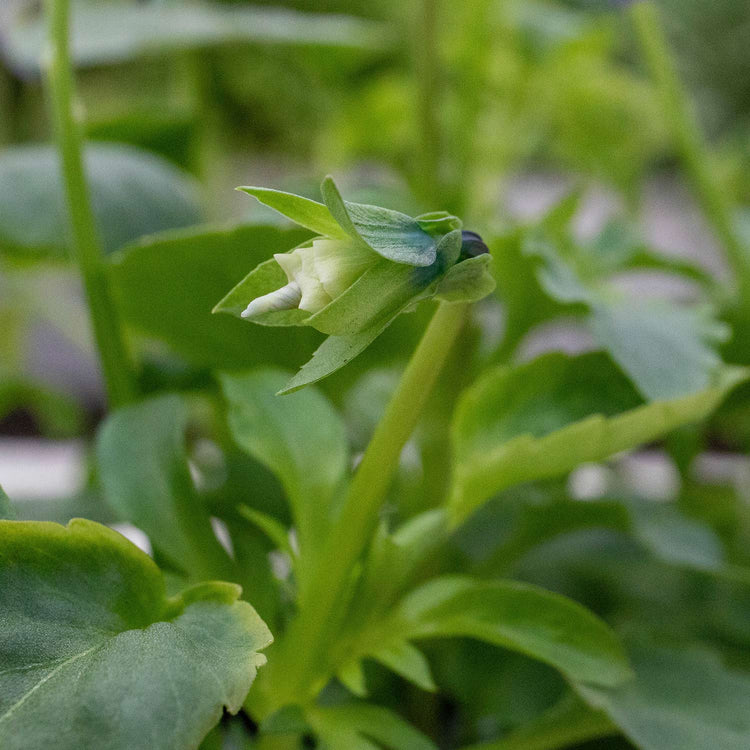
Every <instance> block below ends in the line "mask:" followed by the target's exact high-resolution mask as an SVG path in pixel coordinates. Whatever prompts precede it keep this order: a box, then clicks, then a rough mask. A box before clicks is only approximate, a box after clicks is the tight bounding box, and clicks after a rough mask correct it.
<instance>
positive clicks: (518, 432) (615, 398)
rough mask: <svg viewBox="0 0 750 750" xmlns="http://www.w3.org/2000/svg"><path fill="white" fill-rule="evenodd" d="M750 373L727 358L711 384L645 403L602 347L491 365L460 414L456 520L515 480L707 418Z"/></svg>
mask: <svg viewBox="0 0 750 750" xmlns="http://www.w3.org/2000/svg"><path fill="white" fill-rule="evenodd" d="M747 377H748V372H747V371H746V370H744V369H740V368H729V367H727V368H725V369H724V370H722V371H721V372H720V374H719V377H718V378H717V380H716V383H715V384H714V385H713V386H712V387H710V388H706V389H704V390H701V391H698V392H696V393H693V394H691V395H689V396H683V397H681V398H678V399H673V400H670V401H659V402H652V403H648V404H644V403H643V401H642V399H641V398H640V397H639V396H638V394H637V393H636V392H635V390H634V389H633V388H632V386H630V384H629V383H628V382H627V381H626V380H625V379H624V378H623V377H622V376H618V372H617V370H616V369H615V368H614V367H613V366H612V364H611V362H610V361H609V360H608V359H607V358H606V357H604V356H603V355H601V354H597V353H594V354H586V355H583V356H579V357H568V356H566V355H563V354H558V353H553V354H548V355H544V356H542V357H539V358H538V359H536V360H534V361H532V362H530V363H527V364H524V365H520V366H518V367H501V368H498V369H495V370H492V371H490V372H487V373H486V374H485V375H484V376H483V377H482V378H480V379H479V381H478V382H477V383H475V384H474V385H473V386H472V387H471V388H469V389H468V390H467V391H466V392H465V393H464V395H463V397H462V399H461V401H460V403H459V406H458V408H457V410H456V413H455V417H454V423H453V445H454V453H455V470H454V477H453V490H452V497H451V500H450V507H451V511H452V514H453V519H454V522H457V521H459V520H461V519H463V518H465V517H466V516H467V515H469V514H470V513H471V512H472V511H473V510H475V509H476V508H478V507H479V506H480V505H482V503H484V502H485V501H486V500H488V499H489V498H491V497H492V496H494V495H496V494H497V493H499V492H500V491H502V490H503V489H506V488H507V487H510V486H512V485H514V484H521V483H523V482H528V481H531V480H535V479H544V478H550V477H555V476H560V475H562V474H565V473H567V472H568V471H570V470H571V469H573V468H575V467H576V466H578V465H579V464H581V463H585V462H588V461H600V460H602V459H605V458H607V457H609V456H611V455H613V454H615V453H619V452H620V451H624V450H630V449H632V448H635V447H637V446H639V445H642V444H643V443H647V442H649V441H650V440H654V439H655V438H658V437H661V436H662V435H665V434H667V433H668V432H669V431H670V430H673V429H675V428H676V427H679V426H680V425H683V424H689V423H691V422H696V421H698V420H701V419H704V418H705V417H706V416H707V415H708V414H710V413H711V412H712V411H713V410H714V409H715V408H716V407H717V406H718V405H719V404H720V403H721V401H722V400H723V399H724V397H725V396H726V394H727V393H728V392H729V391H730V390H731V389H732V388H734V387H735V386H736V385H737V384H738V383H740V382H742V381H744V380H746V379H747Z"/></svg>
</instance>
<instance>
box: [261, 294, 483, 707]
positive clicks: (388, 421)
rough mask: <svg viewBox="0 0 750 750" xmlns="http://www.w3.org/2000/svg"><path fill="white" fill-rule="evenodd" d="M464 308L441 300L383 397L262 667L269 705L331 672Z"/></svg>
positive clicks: (294, 697) (305, 695)
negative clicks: (279, 640) (347, 607)
mask: <svg viewBox="0 0 750 750" xmlns="http://www.w3.org/2000/svg"><path fill="white" fill-rule="evenodd" d="M467 312H468V305H467V304H464V303H460V304H446V303H442V304H441V305H440V307H439V308H438V309H437V311H436V312H435V314H434V316H433V318H432V320H431V321H430V324H429V326H428V328H427V330H426V331H425V333H424V336H423V337H422V340H421V341H420V343H419V346H418V347H417V349H416V351H415V352H414V354H413V356H412V358H411V360H410V362H409V364H408V366H407V368H406V370H405V372H404V374H403V376H402V378H401V381H400V383H399V385H398V388H397V389H396V391H395V393H394V394H393V397H392V398H391V401H390V403H389V404H388V407H387V409H386V411H385V414H384V415H383V418H382V420H381V422H380V423H379V425H378V427H377V429H376V431H375V434H374V435H373V437H372V440H371V441H370V444H369V446H368V447H367V450H366V451H365V454H364V457H363V458H362V462H361V463H360V465H359V468H358V469H357V472H356V474H355V475H354V478H353V480H352V483H351V485H350V487H349V491H348V493H347V496H346V499H345V501H344V504H343V506H342V509H341V512H340V514H339V516H338V517H337V518H336V520H335V521H334V523H333V525H332V529H331V532H330V534H329V537H328V539H327V540H326V543H325V545H324V546H323V549H322V551H321V553H320V555H319V557H318V559H317V565H316V568H315V570H314V573H313V575H311V576H310V578H309V580H310V581H311V583H310V585H309V586H308V587H307V589H306V590H305V591H304V592H303V594H302V599H301V601H300V608H299V615H298V616H297V618H296V619H295V620H294V621H293V623H292V625H291V626H290V629H289V631H288V632H287V634H286V636H285V637H284V642H283V644H281V648H280V653H279V654H278V655H277V659H276V663H275V664H274V663H273V661H271V662H269V665H268V667H267V668H266V669H268V670H269V675H268V676H269V678H270V684H268V686H267V688H268V689H267V691H266V692H267V694H268V695H269V699H270V704H271V705H270V709H269V710H272V709H274V708H279V707H281V706H282V705H284V704H286V703H290V702H305V701H306V700H309V699H311V698H312V697H314V695H315V693H316V692H317V690H318V689H319V688H320V687H322V683H323V682H325V680H327V679H328V677H329V676H330V675H329V674H328V673H327V670H326V664H325V657H326V652H327V651H328V650H329V648H328V646H329V644H328V638H329V636H330V635H331V633H332V632H333V630H334V629H335V624H336V621H337V615H338V614H340V608H341V606H342V604H343V603H344V602H345V600H346V592H347V588H348V585H349V583H350V581H351V576H352V573H353V571H354V570H355V566H356V565H357V562H358V561H359V559H360V557H361V555H362V553H363V551H364V550H365V548H366V546H367V544H368V542H369V540H370V537H371V535H372V532H373V530H374V528H375V525H376V524H377V519H378V514H379V511H380V508H381V506H382V503H383V499H384V498H385V495H386V492H387V491H388V487H389V486H390V483H391V480H392V479H393V476H394V473H395V472H396V469H397V468H398V462H399V457H400V455H401V451H402V449H403V447H404V445H405V444H406V441H407V440H408V439H409V437H410V435H411V434H412V432H413V431H414V428H415V426H416V424H417V421H418V419H419V416H420V414H421V412H422V409H423V407H424V405H425V403H426V402H427V399H428V397H429V395H430V391H431V390H432V388H433V386H434V384H435V381H436V380H437V377H438V375H439V373H440V370H441V368H442V367H443V365H444V363H445V361H446V359H447V357H448V354H449V352H450V349H451V347H452V346H453V343H454V342H455V340H456V337H457V336H458V334H459V332H460V331H461V329H462V327H463V325H464V323H465V321H466V318H467ZM274 667H275V669H274Z"/></svg>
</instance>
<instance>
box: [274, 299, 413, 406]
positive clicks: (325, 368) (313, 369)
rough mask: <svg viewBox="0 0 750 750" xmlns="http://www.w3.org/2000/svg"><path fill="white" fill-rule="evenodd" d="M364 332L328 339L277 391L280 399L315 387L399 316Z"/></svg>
mask: <svg viewBox="0 0 750 750" xmlns="http://www.w3.org/2000/svg"><path fill="white" fill-rule="evenodd" d="M401 312H402V311H401V310H399V311H398V313H396V314H395V315H394V316H393V317H392V318H391V319H390V320H386V321H384V322H381V323H378V324H376V325H374V326H370V327H369V328H366V329H365V330H364V331H360V332H359V333H354V334H352V335H351V336H329V337H328V338H327V339H326V340H325V341H324V342H323V343H322V344H321V345H320V346H319V347H318V348H317V349H316V350H315V351H314V352H313V355H312V358H311V359H310V360H309V361H308V362H306V363H305V364H304V365H302V367H301V368H300V370H299V372H297V373H296V374H295V375H294V377H293V378H292V379H291V380H289V382H288V383H286V384H285V385H284V387H283V388H282V389H281V390H280V391H279V395H282V394H287V393H293V392H294V391H298V390H299V389H300V388H304V387H305V386H306V385H311V384H312V383H317V382H318V381H319V380H322V379H323V378H326V377H328V376H329V375H331V374H333V373H334V372H336V371H337V370H340V369H341V368H342V367H344V366H345V365H348V364H349V362H351V361H352V360H353V359H354V358H355V357H356V356H357V355H358V354H361V353H362V352H363V351H364V350H365V349H367V347H368V346H370V344H372V342H373V341H375V339H376V338H377V337H378V336H380V334H381V333H383V331H384V330H385V329H386V328H388V326H389V325H390V324H391V323H393V321H394V320H395V319H396V318H397V317H398V316H399V314H400V313H401Z"/></svg>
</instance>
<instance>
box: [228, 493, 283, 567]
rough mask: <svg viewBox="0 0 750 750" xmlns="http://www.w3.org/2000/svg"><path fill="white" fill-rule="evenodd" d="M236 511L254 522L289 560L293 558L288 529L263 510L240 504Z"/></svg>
mask: <svg viewBox="0 0 750 750" xmlns="http://www.w3.org/2000/svg"><path fill="white" fill-rule="evenodd" d="M237 511H238V512H239V514H240V515H241V516H242V517H243V518H247V520H248V521H250V522H251V523H254V524H255V525H256V526H257V527H258V528H259V529H260V530H261V531H262V532H263V533H264V534H265V535H266V536H267V537H268V538H269V539H270V540H271V541H272V542H273V543H274V544H275V545H276V548H277V549H279V550H281V551H282V552H286V553H287V555H289V558H290V559H291V560H294V557H295V555H294V550H293V549H292V545H291V542H290V541H289V530H288V529H287V528H286V527H285V526H284V525H283V524H282V523H281V522H280V521H278V520H277V519H275V518H274V517H273V516H269V515H268V514H267V513H263V511H260V510H256V509H255V508H251V507H249V506H248V505H240V506H239V508H237Z"/></svg>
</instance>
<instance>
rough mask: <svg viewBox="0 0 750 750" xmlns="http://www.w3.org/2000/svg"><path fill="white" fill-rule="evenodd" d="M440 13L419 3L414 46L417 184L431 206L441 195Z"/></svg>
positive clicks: (435, 4) (428, 0)
mask: <svg viewBox="0 0 750 750" xmlns="http://www.w3.org/2000/svg"><path fill="white" fill-rule="evenodd" d="M438 12H439V0H420V2H419V3H418V4H417V14H416V23H415V28H414V34H413V39H414V41H413V44H412V49H413V59H414V68H415V73H416V76H417V91H418V101H417V105H418V108H419V109H418V122H419V133H418V138H419V150H418V153H419V164H418V169H419V175H418V182H419V186H420V192H421V193H422V196H423V198H424V199H425V200H426V201H428V202H429V204H430V205H437V204H438V202H439V198H440V196H441V194H442V190H441V185H440V153H441V151H442V149H441V142H440V141H441V136H440V96H439V94H440V80H439V79H440V75H439V69H440V62H439V54H438V39H437V32H438Z"/></svg>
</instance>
